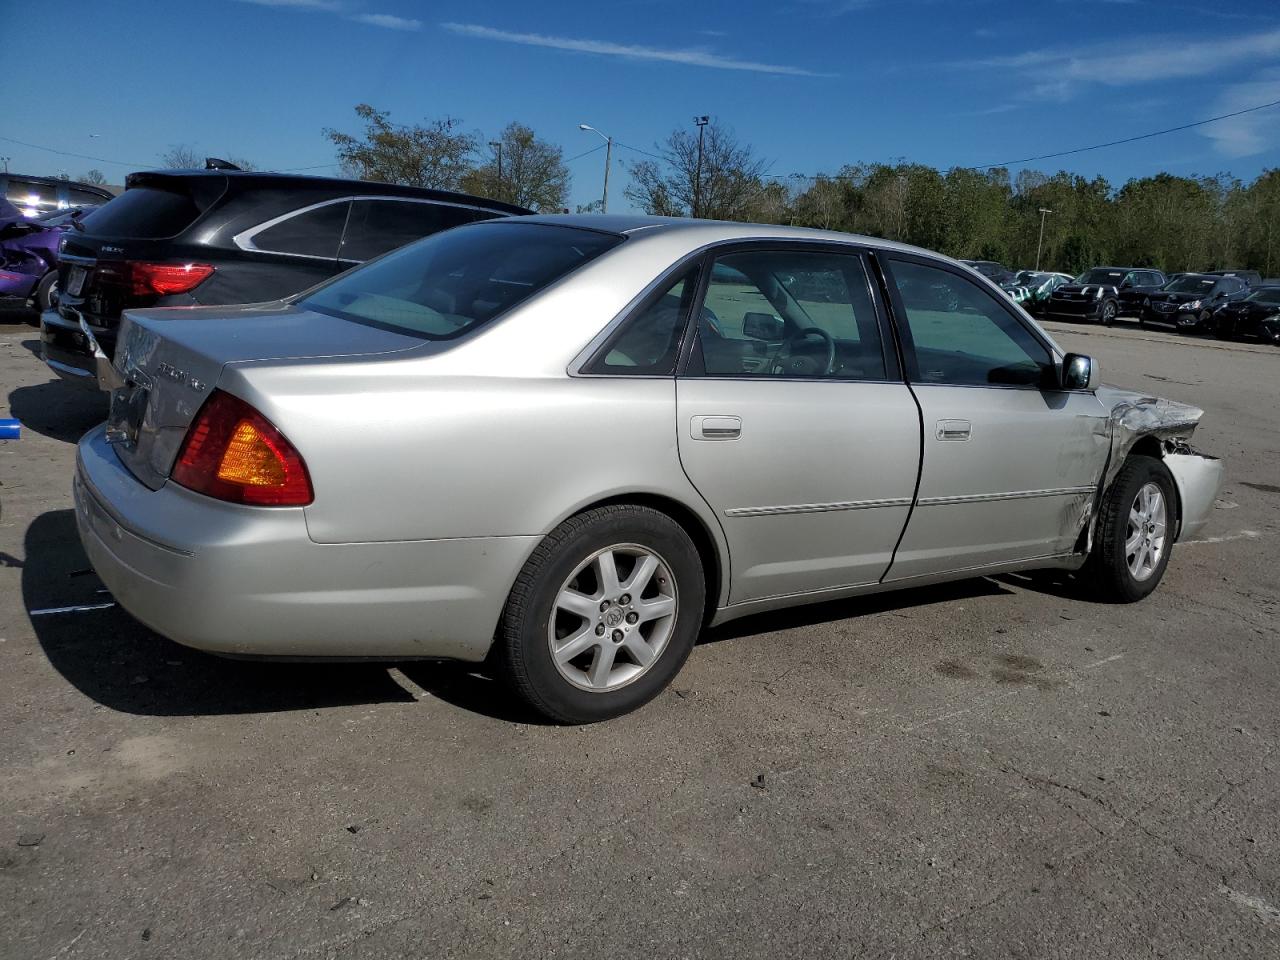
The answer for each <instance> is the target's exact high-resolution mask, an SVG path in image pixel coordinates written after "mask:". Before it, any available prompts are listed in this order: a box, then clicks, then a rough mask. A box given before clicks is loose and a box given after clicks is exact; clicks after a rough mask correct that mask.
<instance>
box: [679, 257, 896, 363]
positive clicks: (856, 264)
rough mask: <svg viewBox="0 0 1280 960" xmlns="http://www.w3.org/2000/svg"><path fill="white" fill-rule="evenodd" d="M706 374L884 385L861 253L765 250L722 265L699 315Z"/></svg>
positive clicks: (713, 273) (713, 274)
mask: <svg viewBox="0 0 1280 960" xmlns="http://www.w3.org/2000/svg"><path fill="white" fill-rule="evenodd" d="M698 345H699V347H700V349H701V355H702V362H703V366H704V370H705V373H706V375H707V376H712V377H714V376H728V377H743V376H749V377H831V378H838V379H844V380H883V379H884V378H885V364H884V353H883V350H882V349H881V343H880V328H879V325H878V322H877V318H876V311H875V307H874V305H873V304H872V302H871V295H870V293H869V292H868V284H867V274H866V268H865V267H864V266H863V261H862V258H861V257H860V256H858V255H857V254H839V253H809V252H791V251H767V252H760V253H738V254H730V255H728V256H724V257H721V258H719V259H718V260H716V262H715V265H714V266H713V267H712V270H711V277H710V282H709V283H708V285H707V295H706V299H705V301H704V303H703V306H702V309H701V310H700V312H699V317H698Z"/></svg>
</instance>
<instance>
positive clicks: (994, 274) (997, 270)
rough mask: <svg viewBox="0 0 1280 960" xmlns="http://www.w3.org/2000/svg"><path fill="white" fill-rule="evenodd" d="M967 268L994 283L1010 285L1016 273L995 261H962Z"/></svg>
mask: <svg viewBox="0 0 1280 960" xmlns="http://www.w3.org/2000/svg"><path fill="white" fill-rule="evenodd" d="M960 262H961V263H963V264H964V265H965V266H966V267H970V268H972V269H974V270H977V271H978V272H979V273H980V274H982V275H983V276H984V277H986V278H987V279H988V280H990V281H991V282H992V283H995V284H1000V283H1008V282H1009V281H1010V280H1012V279H1013V278H1014V272H1013V271H1012V270H1010V269H1009V268H1008V267H1006V266H1005V265H1004V264H1003V263H999V262H997V261H995V260H961V261H960Z"/></svg>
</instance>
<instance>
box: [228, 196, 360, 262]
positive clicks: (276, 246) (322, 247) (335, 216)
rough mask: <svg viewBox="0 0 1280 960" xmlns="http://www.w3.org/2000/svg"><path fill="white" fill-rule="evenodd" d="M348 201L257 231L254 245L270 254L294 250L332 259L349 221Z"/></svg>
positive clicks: (336, 253) (328, 204)
mask: <svg viewBox="0 0 1280 960" xmlns="http://www.w3.org/2000/svg"><path fill="white" fill-rule="evenodd" d="M350 206H351V204H350V203H348V202H347V201H345V200H344V201H340V202H338V203H326V204H325V205H324V206H322V207H315V208H314V209H311V210H307V211H305V212H303V213H298V214H294V215H293V216H292V217H288V218H286V219H284V220H281V221H280V222H279V223H277V224H274V225H273V226H270V227H267V229H265V230H260V231H259V232H258V233H255V234H254V235H253V238H252V242H253V245H254V246H255V247H257V248H258V249H259V250H262V251H265V252H268V253H292V254H300V255H303V256H307V257H324V258H325V259H326V260H331V259H334V258H336V257H337V255H338V242H339V241H340V240H341V239H342V227H343V225H344V224H345V223H346V222H347V208H348V207H350Z"/></svg>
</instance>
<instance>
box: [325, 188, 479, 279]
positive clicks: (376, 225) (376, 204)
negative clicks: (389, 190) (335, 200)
mask: <svg viewBox="0 0 1280 960" xmlns="http://www.w3.org/2000/svg"><path fill="white" fill-rule="evenodd" d="M474 213H475V211H473V210H468V209H466V208H465V207H450V206H446V205H444V204H439V203H415V202H413V201H408V200H356V201H355V202H354V203H353V204H352V205H351V219H350V220H348V221H347V232H346V235H345V236H344V237H343V238H342V252H341V254H339V256H340V257H341V258H342V259H343V260H354V261H357V262H360V263H363V262H364V261H365V260H372V259H373V258H374V257H377V256H380V255H381V254H384V253H386V252H387V251H388V250H394V249H395V248H396V247H403V246H404V245H405V244H406V243H413V241H415V240H421V239H422V238H423V237H426V236H430V235H431V234H433V233H439V232H440V231H441V230H448V229H449V228H450V227H456V226H458V225H460V224H463V223H470V222H471V221H472V220H474V219H475V216H474Z"/></svg>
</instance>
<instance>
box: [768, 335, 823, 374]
mask: <svg viewBox="0 0 1280 960" xmlns="http://www.w3.org/2000/svg"><path fill="white" fill-rule="evenodd" d="M809 337H817V338H818V339H819V340H821V341H823V343H824V344H825V345H826V353H827V356H826V363H824V364H823V365H822V366H821V367H819V366H818V363H819V361H818V360H817V359H816V358H814V357H809V356H796V355H795V352H794V351H795V347H796V346H798V345H799V343H800V342H801V341H802V340H807V339H808V338H809ZM835 371H836V341H835V339H834V338H833V337H832V336H831V334H829V333H827V331H825V330H823V329H821V328H819V327H805V328H803V329H802V330H797V331H796V332H795V333H793V334H792V335H791V336H789V337H787V339H786V340H784V341H783V342H782V346H780V347H778V351H777V353H775V354H774V355H773V372H774V373H775V374H776V375H778V376H783V377H812V376H814V375H818V376H823V377H829V376H831V375H832V374H833V373H835Z"/></svg>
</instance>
